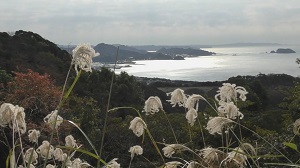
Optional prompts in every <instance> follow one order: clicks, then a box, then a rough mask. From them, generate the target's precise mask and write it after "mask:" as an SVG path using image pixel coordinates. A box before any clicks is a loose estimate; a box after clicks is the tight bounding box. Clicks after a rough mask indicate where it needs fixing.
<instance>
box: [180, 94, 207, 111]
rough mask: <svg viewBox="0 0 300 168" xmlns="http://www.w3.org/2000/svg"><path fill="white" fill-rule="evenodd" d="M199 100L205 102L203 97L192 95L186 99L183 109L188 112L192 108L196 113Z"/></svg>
mask: <svg viewBox="0 0 300 168" xmlns="http://www.w3.org/2000/svg"><path fill="white" fill-rule="evenodd" d="M199 100H205V99H204V97H203V96H201V95H198V94H193V95H191V96H189V97H188V99H187V100H186V102H185V104H184V107H185V108H187V109H188V110H190V109H191V108H194V109H196V110H197V111H198V106H199Z"/></svg>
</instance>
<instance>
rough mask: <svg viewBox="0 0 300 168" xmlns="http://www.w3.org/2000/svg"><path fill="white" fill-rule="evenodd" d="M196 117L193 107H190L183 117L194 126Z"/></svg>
mask: <svg viewBox="0 0 300 168" xmlns="http://www.w3.org/2000/svg"><path fill="white" fill-rule="evenodd" d="M197 117H198V113H197V111H196V110H195V109H194V108H191V109H190V110H189V111H188V112H187V113H186V115H185V118H186V119H187V120H188V123H189V124H190V125H191V126H194V123H195V121H196V118H197Z"/></svg>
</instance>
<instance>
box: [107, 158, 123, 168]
mask: <svg viewBox="0 0 300 168" xmlns="http://www.w3.org/2000/svg"><path fill="white" fill-rule="evenodd" d="M116 160H118V158H114V159H113V160H111V161H109V162H108V163H107V164H106V165H105V166H104V167H103V168H120V164H119V163H118V162H117V161H116Z"/></svg>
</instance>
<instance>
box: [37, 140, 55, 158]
mask: <svg viewBox="0 0 300 168" xmlns="http://www.w3.org/2000/svg"><path fill="white" fill-rule="evenodd" d="M53 151H54V147H53V146H52V145H50V143H49V142H48V141H43V142H42V145H40V146H39V147H38V148H37V150H36V152H37V153H38V154H40V156H41V157H42V158H43V159H46V157H47V153H48V152H49V154H48V159H51V158H52V155H53Z"/></svg>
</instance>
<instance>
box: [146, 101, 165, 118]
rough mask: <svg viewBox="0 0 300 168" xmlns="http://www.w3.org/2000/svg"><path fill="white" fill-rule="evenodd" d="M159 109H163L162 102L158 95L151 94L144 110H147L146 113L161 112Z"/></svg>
mask: <svg viewBox="0 0 300 168" xmlns="http://www.w3.org/2000/svg"><path fill="white" fill-rule="evenodd" d="M159 109H161V110H163V106H162V103H161V101H160V99H159V97H157V96H150V97H149V98H148V99H147V100H146V101H145V106H144V110H143V112H146V115H150V114H155V113H157V112H159Z"/></svg>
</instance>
